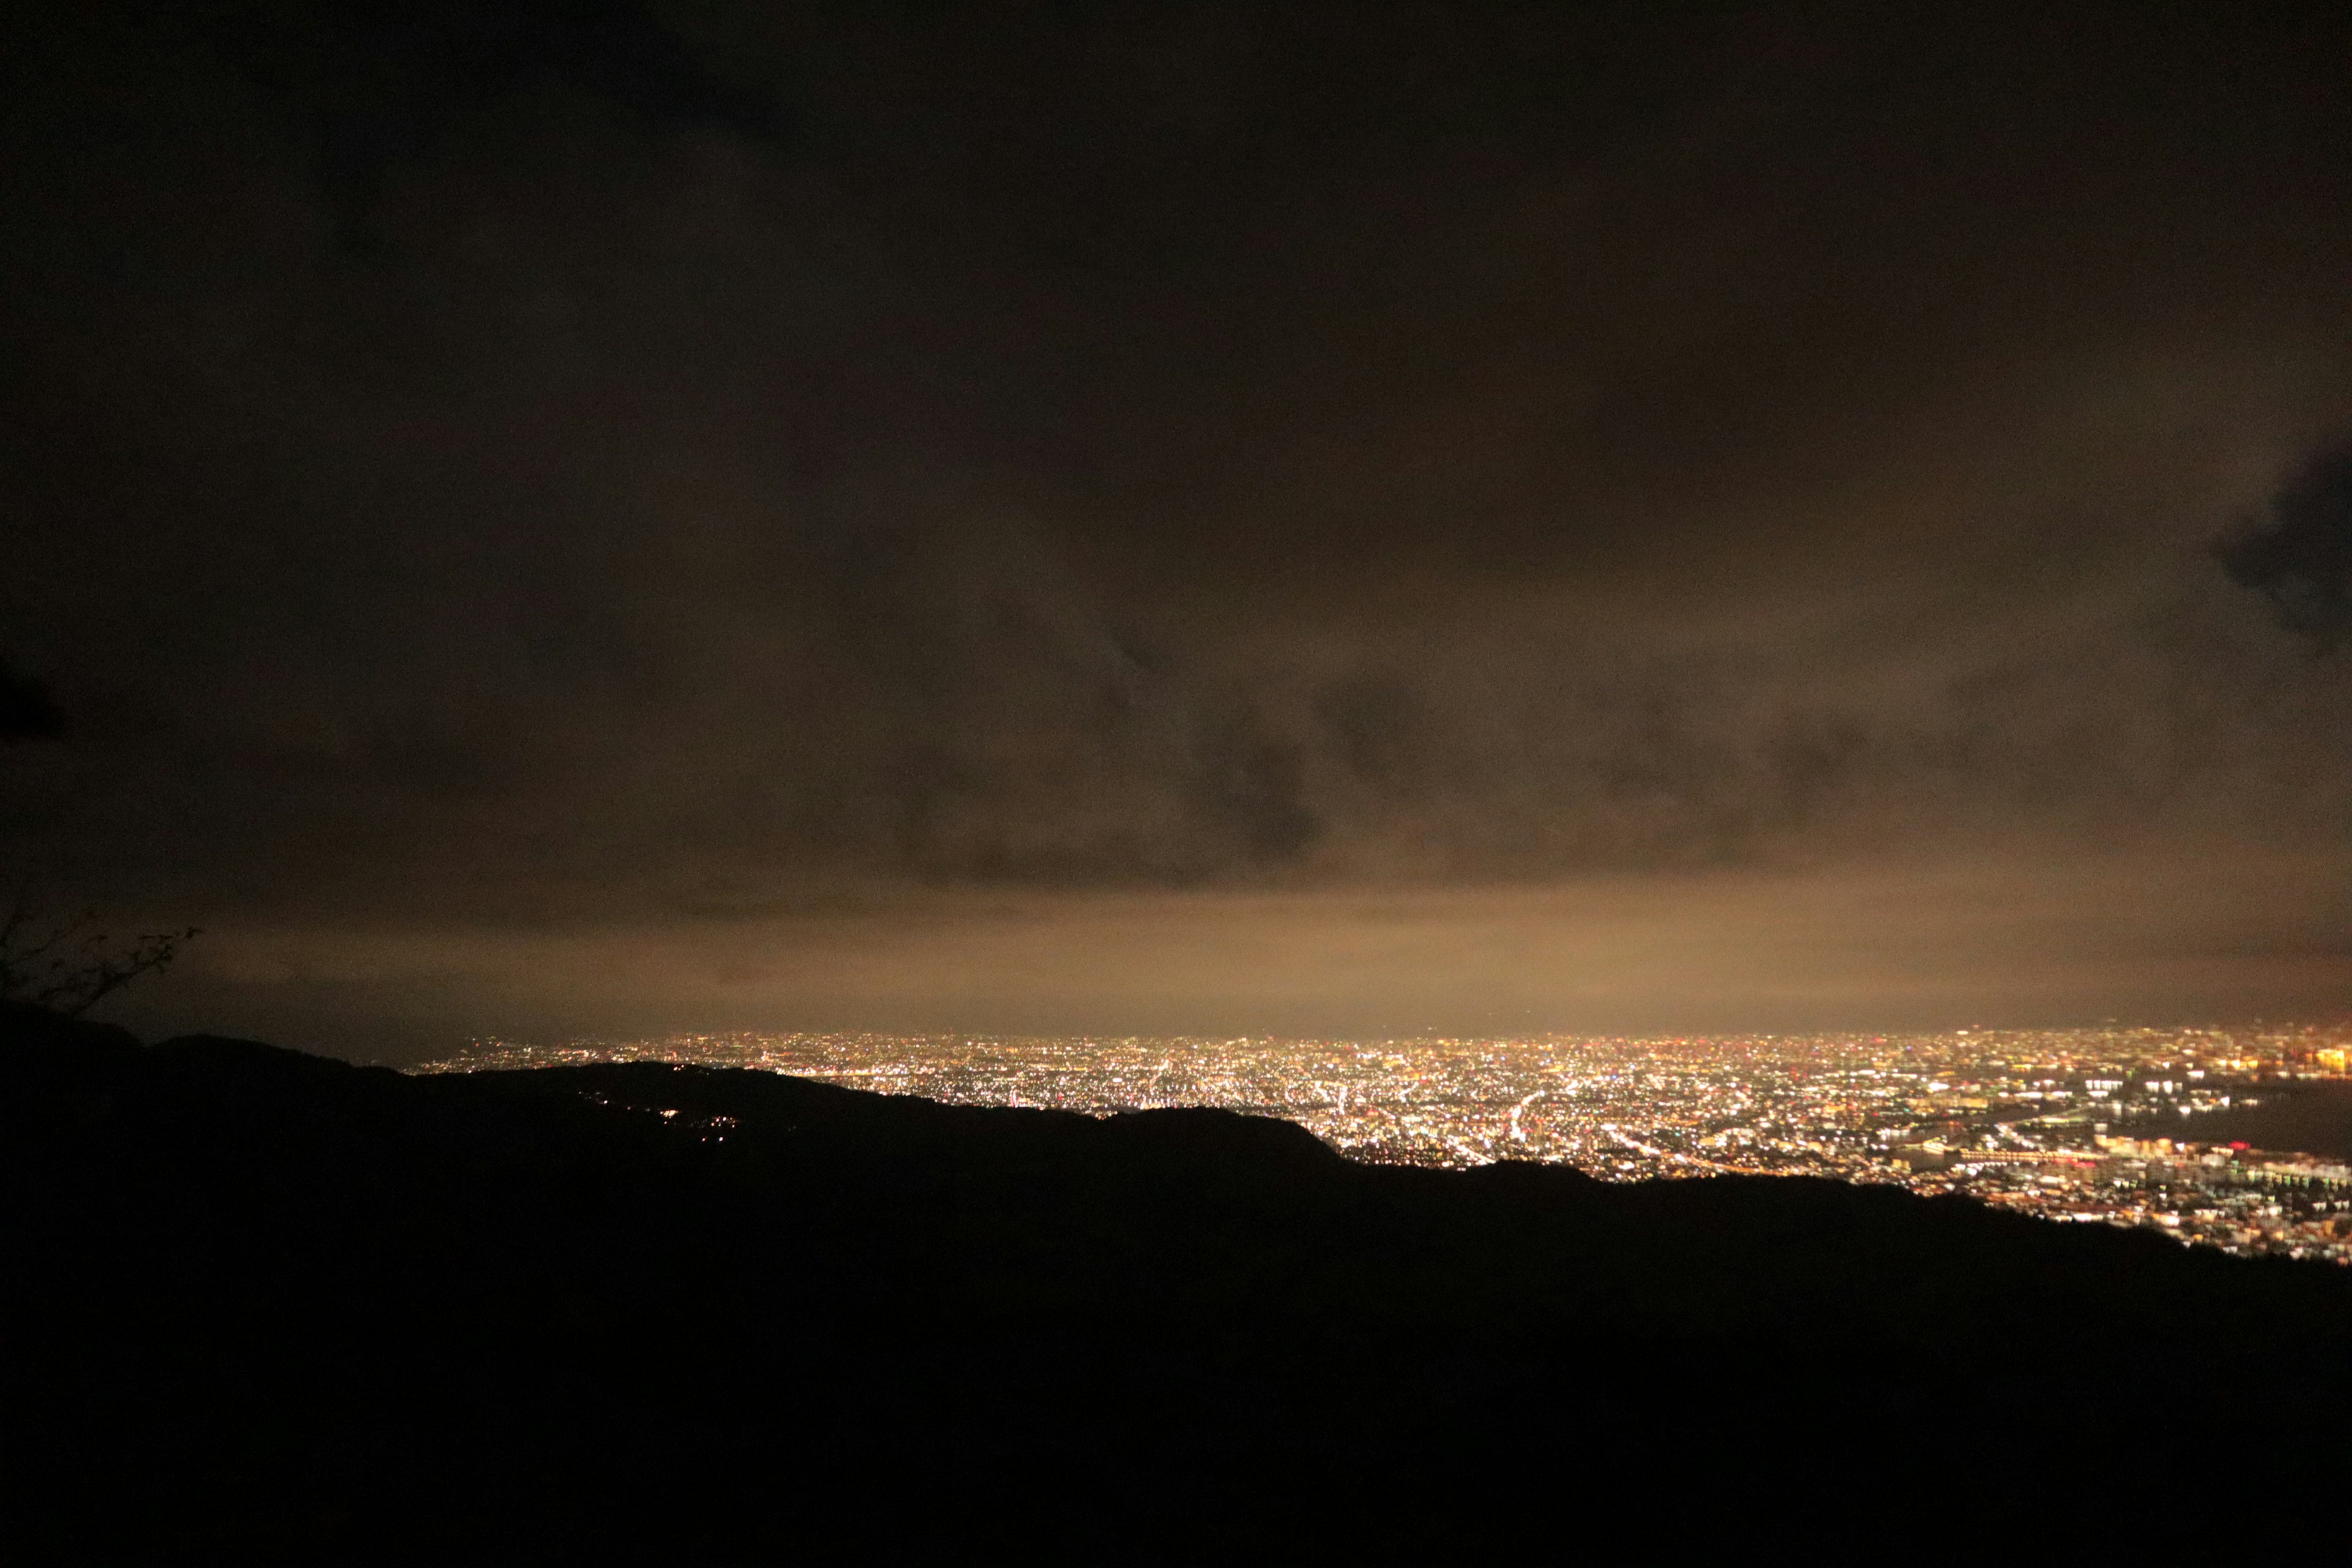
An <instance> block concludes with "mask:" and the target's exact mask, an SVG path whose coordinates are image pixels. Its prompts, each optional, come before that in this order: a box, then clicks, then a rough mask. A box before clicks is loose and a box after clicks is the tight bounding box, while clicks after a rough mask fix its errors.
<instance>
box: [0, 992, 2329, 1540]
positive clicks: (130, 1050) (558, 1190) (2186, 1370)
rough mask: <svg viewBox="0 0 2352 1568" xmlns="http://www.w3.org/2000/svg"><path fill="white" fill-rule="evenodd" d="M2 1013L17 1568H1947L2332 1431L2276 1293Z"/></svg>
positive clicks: (2280, 1519) (792, 1093)
mask: <svg viewBox="0 0 2352 1568" xmlns="http://www.w3.org/2000/svg"><path fill="white" fill-rule="evenodd" d="M5 1027H6V1037H5V1038H0V1247H5V1271H0V1335H5V1339H0V1345H5V1350H0V1422H5V1437H6V1441H7V1444H8V1448H9V1452H8V1453H7V1454H6V1456H5V1484H6V1486H7V1487H8V1489H10V1492H11V1493H12V1500H11V1502H10V1508H9V1514H10V1518H11V1521H12V1523H11V1526H10V1529H11V1531H12V1533H14V1535H15V1537H16V1540H17V1541H18V1542H20V1543H23V1542H30V1541H37V1542H39V1543H40V1544H41V1545H42V1546H43V1547H44V1548H46V1549H47V1551H48V1552H50V1553H52V1554H59V1555H73V1556H109V1555H115V1554H118V1553H120V1552H123V1551H125V1550H129V1551H132V1552H139V1551H142V1550H144V1551H160V1552H162V1553H163V1554H165V1555H170V1556H174V1557H184V1556H188V1555H192V1554H194V1553H196V1552H200V1551H204V1550H205V1549H208V1548H209V1549H214V1550H235V1551H236V1552H240V1553H241V1554H245V1555H253V1554H257V1553H258V1554H265V1555H266V1554H269V1553H272V1552H276V1553H278V1554H282V1555H292V1556H299V1557H301V1558H304V1559H308V1560H323V1559H338V1558H341V1559H349V1558H368V1557H374V1558H393V1559H411V1560H418V1559H433V1558H447V1557H452V1556H463V1557H496V1558H502V1559H512V1558H517V1557H580V1556H588V1555H600V1554H611V1555H614V1556H628V1557H639V1558H642V1557H686V1558H693V1559H697V1560H714V1559H718V1560H743V1559H789V1558H794V1557H807V1558H810V1559H812V1560H838V1559H841V1558H843V1557H845V1556H860V1557H865V1556H895V1557H904V1558H909V1559H913V1558H921V1559H926V1560H928V1559H932V1558H938V1557H943V1556H947V1557H958V1556H970V1555H978V1554H982V1553H994V1554H1004V1553H1008V1552H1012V1553H1018V1554H1020V1555H1024V1556H1028V1557H1050V1556H1061V1557H1075V1558H1081V1559H1085V1560H1090V1561H1129V1560H1138V1559H1146V1558H1178V1559H1194V1560H1208V1559H1214V1558H1229V1557H1233V1556H1236V1555H1241V1556H1255V1557H1281V1558H1286V1559H1297V1558H1302V1557H1307V1556H1319V1555H1322V1554H1324V1553H1326V1552H1333V1551H1342V1552H1349V1553H1352V1554H1359V1555H1371V1556H1377V1557H1405V1558H1419V1559H1422V1560H1426V1561H1455V1560H1460V1559H1462V1558H1464V1557H1465V1556H1466V1555H1469V1554H1471V1553H1473V1552H1477V1553H1484V1552H1487V1551H1490V1550H1494V1549H1509V1548H1531V1549H1534V1550H1535V1551H1536V1552H1537V1554H1538V1556H1540V1557H1541V1558H1542V1559H1544V1560H1572V1559H1574V1558H1576V1557H1579V1556H1585V1555H1590V1556H1591V1557H1594V1558H1595V1559H1597V1560H1609V1561H1620V1560H1623V1559H1624V1558H1625V1557H1627V1556H1628V1555H1632V1556H1636V1557H1640V1558H1647V1559H1675V1558H1681V1557H1685V1556H1687V1555H1689V1554H1691V1553H1692V1552H1696V1551H1701V1550H1707V1549H1715V1548H1722V1547H1725V1546H1733V1547H1747V1546H1751V1545H1760V1544H1762V1543H1764V1542H1774V1541H1777V1542H1780V1543H1782V1544H1793V1545H1797V1546H1801V1547H1802V1548H1804V1549H1805V1550H1806V1551H1807V1552H1808V1553H1809V1554H1810V1555H1816V1556H1821V1555H1830V1556H1843V1555H1849V1554H1860V1553H1865V1552H1866V1553H1867V1554H1869V1555H1872V1556H1877V1555H1882V1554H1893V1555H1897V1556H1904V1557H1910V1558H1917V1557H1922V1556H1924V1557H1927V1559H1929V1560H1936V1561H1941V1560H1946V1559H1958V1558H1977V1557H1981V1556H1983V1555H1986V1554H1988V1553H1990V1554H1993V1555H2009V1554H2011V1553H2013V1552H2016V1551H2018V1550H2020V1549H2021V1547H2022V1545H2023V1544H2024V1542H2026V1541H2027V1540H2029V1539H2031V1540H2034V1541H2043V1542H2046V1540H2047V1538H2048V1535H2049V1534H2050V1532H2053V1531H2055V1532H2061V1533H2064V1534H2068V1535H2073V1536H2076V1537H2079V1538H2081V1539H2082V1540H2084V1542H2085V1543H2090V1544H2095V1543H2098V1542H2114V1543H2120V1542H2123V1541H2125V1540H2127V1539H2138V1540H2143V1541H2144V1540H2146V1539H2147V1538H2149V1537H2150V1536H2151V1535H2157V1536H2159V1537H2161V1538H2163V1539H2167V1540H2169V1541H2171V1542H2173V1543H2175V1544H2186V1543H2187V1542H2189V1539H2190V1538H2192V1537H2195V1536H2198V1535H2207V1536H2210V1537H2213V1538H2216V1539H2218V1540H2224V1541H2227V1540H2235V1541H2237V1542H2238V1543H2239V1544H2241V1545H2249V1544H2252V1537H2254V1536H2257V1535H2260V1534H2262V1533H2263V1532H2265V1531H2269V1530H2271V1529H2272V1528H2273V1527H2276V1526H2280V1525H2284V1526H2288V1527H2292V1528H2298V1529H2299V1528H2302V1527H2305V1526H2310V1525H2315V1524H2322V1523H2323V1522H2324V1521H2327V1520H2331V1519H2333V1518H2334V1517H2335V1516H2336V1515H2337V1514H2338V1513H2339V1511H2340V1508H2339V1504H2338V1503H2337V1501H2336V1494H2337V1489H2338V1488H2339V1487H2340V1485H2341V1484H2342V1479H2343V1477H2344V1474H2345V1461H2346V1460H2347V1458H2352V1442H2347V1436H2346V1433H2347V1424H2346V1416H2347V1411H2352V1399H2347V1394H2352V1353H2347V1352H2352V1292H2347V1289H2346V1285H2347V1281H2346V1280H2345V1279H2344V1278H2343V1277H2342V1275H2341V1273H2340V1272H2339V1271H2336V1270H2333V1269H2329V1268H2322V1267H2319V1266H2304V1265H2293V1264H2284V1263H2273V1264H2254V1263H2246V1262H2241V1261H2237V1260H2233V1259H2229V1258H2221V1257H2219V1256H2214V1255H2210V1254H2191V1253H2189V1252H2185V1251H2182V1250H2181V1249H2179V1248H2178V1247H2173V1246H2171V1245H2170V1244H2168V1243H2166V1242H2164V1241H2161V1240H2158V1239H2156V1238H2154V1237H2143V1236H2136V1235H2127V1234H2122V1233H2117V1232H2113V1231H2106V1230H2101V1229H2095V1228H2090V1227H2080V1228H2076V1227H2059V1226H2042V1225H2039V1224H2036V1223H2033V1222H2031V1221H2025V1220H2021V1219H2015V1218H2012V1217H2011V1216H2007V1215H1998V1214H1992V1213H1988V1212H1986V1211H1983V1210H1981V1209H1979V1208H1976V1207H1974V1206H1971V1205H1964V1204H1958V1203H1927V1202H1921V1201H1919V1200H1916V1199H1914V1198H1911V1197H1909V1196H1906V1195H1905V1194H1899V1193H1895V1192H1891V1191H1870V1190H1858V1189H1853V1188H1847V1187H1842V1186H1836V1185H1832V1184H1819V1183H1811V1182H1793V1181H1761V1180H1758V1181H1748V1180H1724V1181H1707V1182H1690V1183H1680V1184H1656V1185H1647V1186H1636V1187H1606V1186H1602V1185H1600V1184H1594V1183H1591V1182H1590V1181H1587V1180H1585V1179H1583V1178H1581V1177H1579V1176H1578V1175H1576V1174H1574V1173H1571V1172H1569V1171H1566V1170H1562V1169H1557V1168H1538V1167H1531V1166H1497V1167H1491V1168H1488V1169H1486V1170H1483V1171H1476V1172H1471V1173H1432V1172H1418V1171H1404V1170H1394V1169H1380V1168H1370V1167H1364V1166H1358V1165H1354V1164H1350V1163H1347V1162H1345V1161H1342V1160H1340V1159H1339V1158H1337V1157H1336V1156H1334V1155H1333V1154H1331V1153H1330V1152H1328V1151H1327V1150H1326V1149H1324V1148H1323V1146H1322V1145H1320V1144H1318V1143H1317V1142H1315V1141H1314V1140H1313V1139H1311V1138H1310V1137H1308V1136H1307V1134H1306V1133H1304V1132H1302V1131H1298V1130H1297V1129H1295V1128H1292V1127H1289V1126H1286V1125H1285V1124H1281V1123H1276V1122H1270V1121H1253V1120H1249V1119H1244V1118H1241V1117H1236V1116H1232V1115H1228V1114H1225V1113H1222V1112H1212V1111H1182V1112H1173V1111H1171V1112H1152V1113H1147V1114H1141V1115H1135V1116H1126V1117H1119V1118H1115V1119H1113V1120H1110V1121H1091V1120H1087V1119H1085V1118H1081V1117H1076V1116H1067V1115H1061V1114H1056V1113H1051V1112H1044V1111H1013V1110H968V1109H956V1108H950V1107H944V1106H939V1105H934V1104H930V1103H928V1102H923V1101H914V1100H888V1099H883V1098H879V1097H876V1096H872V1095H865V1094H858V1093H855V1092H851V1091H848V1090H844V1089H834V1088H829V1087H826V1086H823V1085H817V1084H811V1083H806V1082H802V1081H798V1080H794V1079H783V1078H776V1077H772V1076H766V1075H760V1074H749V1073H736V1072H717V1071H702V1070H692V1069H688V1070H677V1069H672V1068H664V1067H609V1068H582V1069H575V1070H565V1071H559V1072H544V1073H535V1074H516V1075H489V1076H480V1077H474V1078H439V1079H409V1078H403V1077H399V1076H396V1075H394V1074H392V1073H388V1072H384V1071H381V1070H372V1069H370V1070H362V1069H358V1068H349V1067H344V1066H341V1065H339V1064H335V1063H331V1062H327V1061H322V1060H319V1059H316V1058H307V1057H302V1056H298V1055H294V1054H291V1053H288V1052H283V1051H277V1050H272V1049H270V1048H268V1047H262V1046H257V1045H252V1044H248V1043H243V1042H237V1041H231V1040H219V1039H188V1040H179V1041H173V1042H170V1043H167V1044H164V1045H162V1046H157V1047H140V1046H138V1045H136V1044H134V1043H132V1042H131V1041H130V1040H129V1039H128V1038H127V1037H120V1036H113V1035H110V1034H108V1033H106V1032H104V1031H90V1030H87V1029H79V1030H74V1031H70V1032H68V1031H64V1030H61V1029H58V1028H53V1027H49V1026H38V1025H36V1024H31V1023H27V1022H26V1021H24V1020H17V1021H16V1022H15V1023H13V1024H9V1025H7V1026H5ZM672 1112H674V1113H675V1114H669V1113H672Z"/></svg>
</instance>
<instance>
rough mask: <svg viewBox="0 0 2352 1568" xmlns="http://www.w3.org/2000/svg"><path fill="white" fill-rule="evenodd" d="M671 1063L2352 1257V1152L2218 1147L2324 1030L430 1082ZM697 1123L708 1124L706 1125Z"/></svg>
mask: <svg viewBox="0 0 2352 1568" xmlns="http://www.w3.org/2000/svg"><path fill="white" fill-rule="evenodd" d="M598 1061H668V1062H677V1063H692V1064H698V1065H702V1066H709V1067H732V1068H756V1069H761V1070H766V1071H773V1072H783V1073H791V1074H793V1075H795V1076H798V1077H803V1078H809V1079H821V1080H824V1081H826V1082H830V1083H836V1084H843V1085H847V1086H851V1087H855V1088H859V1089H872V1090H876V1091H877V1092H881V1093H886V1094H911V1095H921V1096H924V1097H926V1098H929V1099H932V1100H945V1101H950V1102H952V1103H957V1104H964V1105H999V1106H1029V1107H1045V1108H1052V1109H1056V1110H1073V1111H1079V1112H1084V1113H1087V1114H1091V1115H1111V1114H1116V1113H1118V1112H1119V1111H1125V1110H1145V1109H1151V1108H1158V1107H1172V1106H1204V1105H1205V1106H1220V1107H1223V1108H1226V1109H1228V1110H1238V1111H1244V1112H1247V1113H1250V1114H1253V1115H1260V1116H1276V1117H1281V1118H1284V1119H1286V1120H1287V1121H1295V1122H1297V1123H1299V1124H1300V1125H1302V1126H1304V1127H1306V1128H1307V1129H1308V1130H1310V1131H1313V1132H1314V1133H1315V1134H1316V1135H1317V1136H1318V1137H1319V1138H1321V1139H1322V1140H1323V1141H1324V1142H1328V1143H1329V1144H1330V1145H1331V1146H1332V1147H1334V1148H1336V1149H1338V1150H1339V1151H1341V1152H1344V1153H1346V1154H1348V1155H1349V1156H1351V1157H1353V1158H1356V1159H1359V1160H1365V1161H1372V1162H1380V1163H1407V1164H1420V1165H1437V1166H1454V1167H1460V1166H1468V1165H1476V1164H1485V1163H1491V1162H1494V1161H1497V1160H1536V1161H1545V1162H1551V1163H1565V1164H1570V1165H1573V1166H1575V1167H1576V1168H1577V1169H1579V1170H1581V1171H1583V1172H1585V1173H1589V1174H1591V1175H1593V1176H1597V1177H1600V1178H1601V1179H1603V1180H1607V1181H1646V1180H1652V1179H1657V1178H1675V1177H1695V1176H1709V1175H1803V1176H1824V1177H1831V1178H1834V1179H1838V1180H1843V1181H1850V1182H1866V1183H1882V1184H1899V1185H1901V1186H1905V1187H1907V1188H1909V1189H1911V1190H1912V1191H1914V1192H1917V1193H1922V1194H1964V1195H1966V1196H1969V1197H1971V1198H1974V1199H1977V1200H1979V1201H1980V1202H1983V1203H1986V1204H1990V1205H1997V1206H2000V1207H2003V1208H2010V1209H2015V1210H2017V1211H2020V1212H2021V1213H2025V1214H2029V1215H2036V1216H2039V1217H2041V1218H2044V1219H2049V1220H2057V1221H2068V1222H2095V1223H2100V1224H2107V1225H2119V1226H2143V1227H2147V1228H2148V1229H2152V1230H2155V1231H2158V1232H2159V1233H2161V1234H2164V1235H2167V1236H2170V1237H2176V1238H2178V1239H2179V1240H2181V1241H2183V1242H2189V1243H2199V1244H2203V1245H2208V1246H2212V1247H2220V1248H2221V1249H2223V1250H2225V1251H2229V1252H2233V1253H2239V1254H2245V1255H2269V1254H2283V1255H2285V1256H2289V1257H2294V1258H2326V1259H2329V1260H2332V1261H2334V1262H2336V1263H2352V1166H2347V1164H2345V1163H2340V1162H2337V1161H2334V1160H2329V1159H2323V1158H2318V1157H2314V1156H2310V1155H2306V1154H2301V1153H2296V1152H2284V1151H2262V1150H2255V1149H2252V1148H2249V1147H2248V1146H2247V1145H2246V1144H2245V1143H2244V1142H2242V1141H2236V1142H2213V1141H2208V1140H2205V1139H2202V1138H2200V1136H2199V1132H2200V1126H2201V1125H2202V1124H2203V1123H2204V1122H2205V1121H2207V1120H2208V1119H2209V1118H2210V1117H2211V1116H2212V1115H2213V1114H2215V1113H2217V1112H2221V1111H2226V1110H2233V1109H2235V1110H2243V1109H2246V1108H2249V1107H2252V1106H2254V1105H2258V1104H2260V1103H2261V1102H2262V1101H2263V1100H2265V1099H2268V1098H2271V1097H2273V1096H2275V1095H2277V1094H2279V1093H2280V1092H2282V1091H2284V1090H2286V1089H2292V1088H2294V1087H2297V1086H2299V1085H2302V1084H2305V1083H2307V1082H2310V1081H2313V1080H2320V1079H2342V1078H2344V1077H2345V1076H2346V1069H2345V1068H2344V1061H2345V1047H2344V1039H2343V1037H2342V1036H2341V1035H2339V1034H2337V1033H2332V1032H2324V1031H2314V1030H2272V1031H2260V1030H2236V1031H2231V1030H2220V1029H2215V1030H2178V1029H2172V1030H2161V1029H2133V1028H2112V1027H2111V1028H2104V1029H2054V1030H1984V1029H1979V1030H1969V1031H1958V1032H1954V1033H1949V1034H1927V1035H1885V1036H1878V1035H1868V1036H1863V1035H1821V1036H1757V1037H1718V1038H1703V1039H1702V1038H1692V1039H1646V1040H1620V1039H1581V1038H1567V1037H1547V1038H1536V1039H1485V1040H1479V1039H1458V1040H1457V1039H1423V1040H1398V1041H1387V1042H1379V1043H1363V1042H1354V1041H1338V1040H1302V1039H1278V1038H1269V1037H1241V1038H1234V1039H1223V1040H1215V1039H1200V1038H1178V1039H1166V1038H1125V1039H1120V1038H1025V1037H980V1036H928V1037H909V1036H887V1035H813V1034H786V1035H770V1034H742V1035H688V1036H677V1037H670V1038H667V1039H659V1040H636V1041H572V1042H567V1043H563V1044H561V1045H526V1044H520V1043H517V1042H512V1041H504V1040H478V1041H476V1042H474V1043H473V1044H472V1045H471V1046H469V1047H467V1049H466V1050H465V1051H463V1052H461V1053H459V1054H458V1055H457V1056H456V1057H453V1058H449V1059H447V1060H446V1061H442V1062H436V1063H433V1064H430V1065H429V1066H427V1067H425V1068H421V1069H419V1070H422V1071H428V1072H431V1071H479V1070H489V1069H499V1068H539V1067H557V1066H573V1065H579V1064H582V1063H587V1062H598ZM698 1135H707V1130H704V1131H703V1132H701V1133H699V1134H698Z"/></svg>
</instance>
